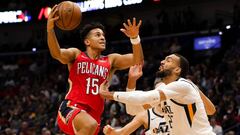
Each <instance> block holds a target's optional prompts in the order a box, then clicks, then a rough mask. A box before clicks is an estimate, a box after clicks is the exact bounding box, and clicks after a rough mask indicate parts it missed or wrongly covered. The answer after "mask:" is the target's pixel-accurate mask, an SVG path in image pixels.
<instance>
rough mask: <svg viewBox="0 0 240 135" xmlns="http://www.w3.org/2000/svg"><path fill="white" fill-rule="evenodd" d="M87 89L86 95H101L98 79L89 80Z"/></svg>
mask: <svg viewBox="0 0 240 135" xmlns="http://www.w3.org/2000/svg"><path fill="white" fill-rule="evenodd" d="M86 81H87V88H86V94H90V93H92V94H93V95H97V94H98V93H99V85H98V82H99V79H97V78H90V77H89V78H87V79H86Z"/></svg>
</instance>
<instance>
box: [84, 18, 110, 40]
mask: <svg viewBox="0 0 240 135" xmlns="http://www.w3.org/2000/svg"><path fill="white" fill-rule="evenodd" d="M96 28H99V29H101V30H102V31H103V33H104V34H105V33H106V31H105V27H104V26H103V25H102V24H101V23H98V22H93V23H89V24H86V25H85V26H83V28H82V30H81V31H80V36H81V37H80V38H81V43H83V44H84V40H85V39H86V37H87V35H88V34H89V32H90V31H91V30H92V29H96Z"/></svg>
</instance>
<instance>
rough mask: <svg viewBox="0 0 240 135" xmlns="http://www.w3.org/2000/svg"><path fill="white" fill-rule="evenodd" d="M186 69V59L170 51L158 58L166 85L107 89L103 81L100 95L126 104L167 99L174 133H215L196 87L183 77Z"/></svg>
mask: <svg viewBox="0 0 240 135" xmlns="http://www.w3.org/2000/svg"><path fill="white" fill-rule="evenodd" d="M188 69H189V63H188V61H187V59H186V58H184V57H183V56H181V55H179V54H172V55H169V56H167V57H166V58H165V59H164V60H162V61H161V65H160V67H159V70H160V71H159V75H160V77H161V78H162V80H163V82H164V83H165V84H166V85H165V86H159V87H157V88H156V89H155V90H152V91H146V92H144V91H131V92H109V91H108V90H107V88H106V87H105V86H104V85H105V84H102V87H101V88H100V94H101V96H102V97H105V98H107V99H112V100H115V101H119V102H122V103H125V104H132V105H144V104H149V103H153V102H156V101H158V102H159V103H161V102H162V101H166V100H167V101H169V100H170V103H169V104H166V105H165V110H164V111H165V113H167V114H169V115H170V116H171V117H170V118H171V120H172V133H171V134H173V135H215V133H214V132H213V131H212V127H211V126H210V124H209V121H208V118H207V113H206V109H205V107H204V103H203V100H202V99H201V96H200V94H201V93H200V91H199V89H198V87H197V86H196V85H195V84H194V83H193V82H191V81H189V80H187V79H184V78H183V77H185V76H186V75H187V72H188Z"/></svg>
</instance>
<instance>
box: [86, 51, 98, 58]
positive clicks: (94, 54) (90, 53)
mask: <svg viewBox="0 0 240 135" xmlns="http://www.w3.org/2000/svg"><path fill="white" fill-rule="evenodd" d="M86 53H87V55H88V57H90V58H91V59H98V58H99V57H100V55H101V51H96V50H92V49H87V51H86Z"/></svg>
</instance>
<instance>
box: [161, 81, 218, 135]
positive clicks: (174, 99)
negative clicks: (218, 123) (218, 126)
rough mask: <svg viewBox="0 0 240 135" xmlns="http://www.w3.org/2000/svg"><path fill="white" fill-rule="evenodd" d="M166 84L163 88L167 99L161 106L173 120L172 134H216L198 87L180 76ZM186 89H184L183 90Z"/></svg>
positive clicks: (170, 119) (169, 119) (167, 119)
mask: <svg viewBox="0 0 240 135" xmlns="http://www.w3.org/2000/svg"><path fill="white" fill-rule="evenodd" d="M173 83H174V84H171V85H169V86H168V85H166V86H165V88H159V89H161V90H163V92H164V94H165V95H166V97H167V99H170V100H167V101H165V102H164V103H163V104H162V105H161V106H162V107H163V112H164V113H165V114H166V115H168V116H169V117H166V121H172V123H171V126H172V129H171V135H215V133H214V132H213V129H212V127H211V126H210V124H209V121H208V117H207V114H206V111H205V108H204V104H203V101H202V99H201V97H200V93H199V89H198V87H197V86H196V85H195V84H194V83H192V82H191V81H189V80H186V79H183V78H180V79H179V80H177V81H175V82H173ZM183 89H184V90H183Z"/></svg>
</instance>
